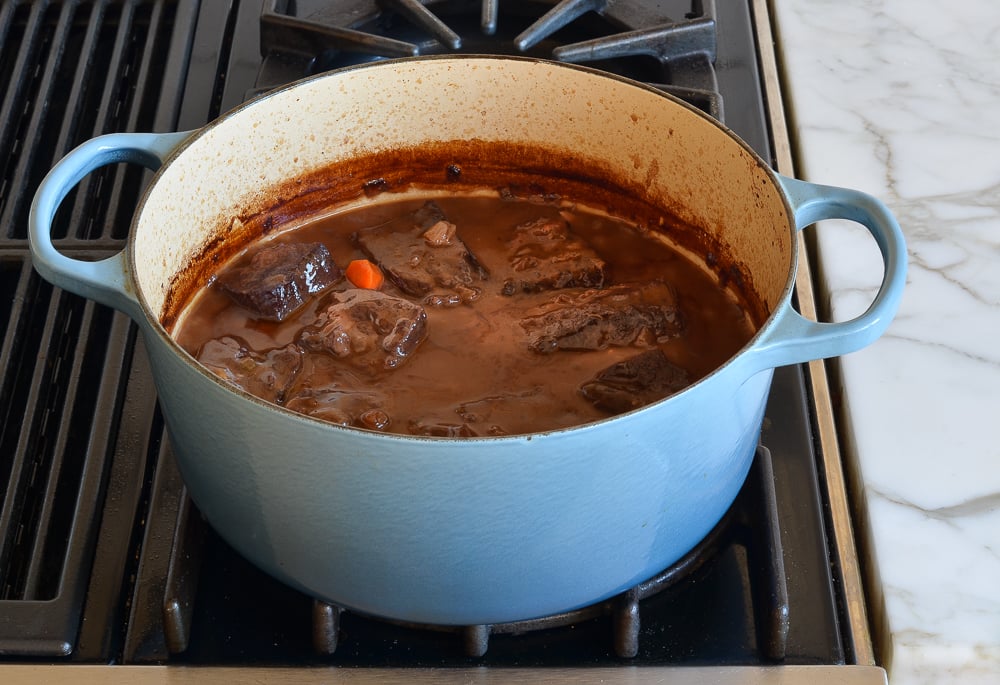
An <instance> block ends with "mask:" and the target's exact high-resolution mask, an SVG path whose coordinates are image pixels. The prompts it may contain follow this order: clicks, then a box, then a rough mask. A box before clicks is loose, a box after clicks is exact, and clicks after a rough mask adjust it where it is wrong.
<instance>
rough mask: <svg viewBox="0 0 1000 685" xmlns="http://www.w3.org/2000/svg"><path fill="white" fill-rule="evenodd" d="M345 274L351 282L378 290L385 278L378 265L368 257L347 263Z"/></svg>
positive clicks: (361, 286)
mask: <svg viewBox="0 0 1000 685" xmlns="http://www.w3.org/2000/svg"><path fill="white" fill-rule="evenodd" d="M344 274H345V275H346V276H347V280H349V281H350V282H351V283H353V284H354V285H356V286H357V287H359V288H367V289H368V290H378V289H379V288H381V287H382V282H383V281H384V280H385V278H384V277H383V276H382V270H381V269H380V268H378V265H377V264H374V263H373V262H370V261H368V260H367V259H355V260H354V261H352V262H351V263H350V264H348V265H347V271H345V272H344Z"/></svg>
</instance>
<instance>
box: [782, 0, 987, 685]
mask: <svg viewBox="0 0 1000 685" xmlns="http://www.w3.org/2000/svg"><path fill="white" fill-rule="evenodd" d="M773 12H774V19H775V21H776V24H777V32H778V43H779V54H780V59H781V61H782V63H783V66H784V69H785V71H786V74H785V82H784V88H785V94H786V95H785V102H786V107H787V108H788V109H789V114H790V117H791V132H792V137H793V145H794V146H795V148H796V151H797V155H796V161H797V172H796V175H797V176H799V177H800V178H804V179H807V180H810V181H815V182H819V183H829V184H834V185H841V186H848V187H853V188H858V189H861V190H864V191H866V192H869V193H871V194H872V195H875V196H876V197H879V198H880V199H882V200H883V201H884V202H886V204H887V205H888V206H889V207H890V209H892V211H893V212H894V213H895V214H896V217H897V218H898V219H899V222H900V224H901V226H902V228H903V231H904V233H905V234H906V237H907V241H908V252H909V258H910V269H909V275H908V278H907V290H906V292H905V294H904V296H903V303H902V307H901V310H900V312H899V315H898V316H897V318H896V320H895V321H894V323H893V325H892V326H891V327H890V329H889V331H888V332H887V333H886V335H885V336H884V337H883V338H882V339H881V340H879V341H878V342H876V343H875V344H874V345H873V346H871V347H869V348H867V349H865V350H863V351H861V352H858V353H854V354H851V355H848V356H846V357H844V358H843V359H842V360H841V362H840V368H841V372H842V378H841V379H840V382H841V383H842V386H843V391H844V395H845V408H846V412H845V414H846V421H845V422H844V430H843V433H844V438H845V445H844V449H845V450H849V453H850V455H853V456H855V457H856V459H857V461H858V464H859V470H860V475H861V478H862V480H863V482H864V497H865V502H866V505H867V509H868V518H869V521H868V524H869V525H870V531H871V536H872V541H873V543H874V545H873V546H874V550H875V556H876V561H877V566H878V572H879V576H880V579H881V583H880V584H881V589H882V591H883V592H884V598H885V617H886V619H887V623H888V628H889V631H890V633H891V641H890V642H891V644H890V645H889V648H888V649H887V650H886V651H885V653H884V654H883V655H882V657H881V658H882V659H885V660H886V661H887V663H888V666H889V680H890V683H891V685H911V684H916V683H920V684H923V683H935V684H937V683H952V682H955V683H957V682H962V683H973V682H974V683H997V682H1000V5H998V4H997V3H996V2H995V0H965V1H964V2H960V3H954V4H948V3H941V2H940V0H881V1H877V0H774V7H773ZM818 231H819V255H820V264H821V271H822V274H821V276H820V279H819V280H820V283H821V285H820V286H819V287H820V288H821V289H822V290H823V291H824V294H823V295H821V297H825V298H827V299H828V302H829V304H830V307H831V311H832V313H833V316H834V318H836V319H838V320H839V319H841V318H846V317H849V316H851V315H852V314H855V313H857V312H859V311H860V310H861V309H863V308H864V307H865V306H866V305H867V303H868V302H869V301H870V299H871V296H872V295H873V294H874V292H875V290H876V287H877V283H878V280H879V278H880V276H881V265H880V262H879V259H878V256H877V251H876V250H875V248H874V246H873V244H872V243H871V242H870V238H868V237H867V233H865V232H864V231H863V230H862V229H859V228H856V227H855V226H853V225H851V224H846V223H844V224H841V223H839V222H838V223H833V222H831V223H830V224H824V225H821V226H820V227H819V229H818Z"/></svg>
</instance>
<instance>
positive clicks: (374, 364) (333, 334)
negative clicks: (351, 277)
mask: <svg viewBox="0 0 1000 685" xmlns="http://www.w3.org/2000/svg"><path fill="white" fill-rule="evenodd" d="M329 298H330V299H329V303H327V304H326V305H325V308H322V309H321V310H320V311H319V314H318V316H317V320H316V323H314V324H313V325H310V326H307V327H305V328H303V329H302V331H301V332H300V333H299V338H298V341H299V344H300V345H302V347H303V348H305V349H306V350H309V351H312V352H326V353H328V354H331V355H333V356H335V357H339V358H342V359H345V360H348V361H350V362H351V364H352V365H353V366H355V367H358V368H362V369H369V370H372V371H375V370H378V369H383V368H385V369H391V368H395V367H397V366H399V365H400V364H401V363H403V362H404V361H405V360H406V358H407V357H408V356H409V355H411V354H413V351H414V350H416V348H417V346H418V345H420V343H421V342H423V340H424V338H425V337H427V313H426V312H425V311H424V308H423V307H421V306H420V305H418V304H415V303H413V302H410V301H409V300H404V299H403V298H401V297H395V296H393V295H389V294H387V293H383V292H380V291H378V290H365V289H361V288H351V289H349V290H344V291H342V292H334V293H330V295H329Z"/></svg>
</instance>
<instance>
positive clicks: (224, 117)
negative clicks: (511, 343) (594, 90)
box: [125, 53, 798, 444]
mask: <svg viewBox="0 0 1000 685" xmlns="http://www.w3.org/2000/svg"><path fill="white" fill-rule="evenodd" d="M431 61H455V62H469V61H486V62H503V61H512V62H528V63H537V64H541V65H544V66H548V67H553V68H556V69H570V70H576V71H579V72H583V73H587V74H589V75H591V76H596V77H599V78H601V79H608V80H611V81H618V82H620V83H623V84H626V85H628V86H631V87H635V88H639V89H641V90H644V91H647V92H650V93H653V94H655V95H657V96H659V97H662V98H663V99H664V100H665V101H666V102H668V103H670V104H671V105H673V106H679V107H682V108H684V109H686V110H688V111H689V112H691V113H694V114H695V115H697V116H698V117H700V118H701V119H702V120H703V121H705V122H708V123H710V124H712V125H713V126H714V127H715V128H717V129H718V130H719V132H720V133H722V134H724V135H725V136H726V137H728V138H729V141H730V142H731V143H734V144H736V145H738V146H739V147H741V148H742V149H743V151H744V152H746V153H748V154H749V156H750V158H751V159H752V160H753V161H754V162H755V163H756V164H757V166H758V168H759V169H760V170H761V171H763V173H764V174H765V175H766V176H767V179H768V181H769V182H770V183H771V184H772V186H774V188H775V189H776V190H777V191H778V195H779V196H780V198H781V203H782V205H783V208H784V210H785V214H786V216H787V217H788V222H787V228H788V232H789V237H790V240H789V249H790V251H791V254H790V256H789V257H790V259H789V270H788V274H787V276H786V279H785V284H784V286H783V287H782V289H781V292H780V294H779V296H778V297H777V299H776V300H775V306H774V307H773V308H772V310H771V311H770V313H769V314H768V315H767V318H766V319H765V320H764V322H763V323H762V324H761V325H760V326H759V327H757V329H756V331H755V332H754V334H753V335H752V336H751V337H750V339H749V340H748V341H747V342H746V343H745V344H744V345H743V346H742V347H740V348H739V350H737V351H736V352H735V353H733V354H732V355H730V356H729V358H728V359H726V360H725V361H724V362H722V363H721V364H719V365H718V366H716V367H715V368H714V369H713V370H712V371H710V372H709V373H707V374H706V375H704V376H702V377H701V378H699V379H698V380H696V381H694V382H693V383H691V384H690V385H688V386H686V387H685V388H684V389H682V390H680V391H678V392H675V393H673V394H671V395H669V396H667V397H664V398H662V399H660V400H656V401H655V402H651V403H650V404H647V405H644V406H642V407H638V408H636V409H632V410H629V411H627V412H623V413H621V414H616V415H614V416H609V417H606V418H602V419H597V420H594V421H589V422H586V423H581V424H577V425H574V426H568V427H563V428H557V429H553V430H547V431H546V430H543V431H535V432H532V433H518V434H513V435H498V436H474V437H439V436H424V435H409V434H401V433H391V432H381V431H376V430H371V429H366V428H359V427H355V426H344V425H340V424H336V423H332V422H329V421H324V420H322V419H318V418H314V417H312V416H309V415H306V414H300V413H298V412H295V411H292V410H290V409H287V408H285V407H282V406H280V405H277V404H274V403H272V402H268V401H266V400H263V399H261V398H259V397H257V396H255V395H253V394H251V393H249V392H247V391H245V390H243V389H242V388H240V387H238V386H236V385H234V384H232V383H229V382H227V381H225V380H223V379H221V378H219V377H218V376H216V375H215V374H213V373H211V372H210V371H209V370H208V369H207V368H205V367H204V366H203V365H202V364H201V363H199V362H198V361H197V359H195V358H194V357H193V356H192V355H191V354H190V353H188V352H187V351H186V350H184V349H183V348H182V347H181V346H180V345H179V344H178V343H177V342H176V341H175V340H174V338H173V336H171V335H170V333H168V332H167V330H166V328H165V327H164V326H163V324H162V323H161V321H160V317H159V315H155V314H154V313H153V312H152V309H151V307H150V306H149V304H148V302H147V300H146V297H145V294H144V292H143V290H142V289H141V288H139V287H138V284H137V279H136V277H135V274H134V271H133V265H134V264H135V258H134V250H135V243H136V238H135V236H136V230H135V229H136V227H137V224H138V222H139V217H140V216H141V215H142V213H143V209H144V207H145V205H146V202H147V199H148V198H149V196H150V194H151V193H152V192H153V191H154V189H155V187H156V185H157V183H158V182H159V180H160V179H161V177H162V175H163V174H164V173H165V171H166V169H167V168H168V167H169V166H170V165H171V164H172V163H173V161H174V160H175V159H176V158H178V157H179V156H181V155H183V154H184V152H185V151H186V150H187V149H188V147H190V146H191V145H193V144H194V143H195V142H196V141H197V140H199V139H200V138H201V137H203V136H205V135H208V134H209V133H210V132H211V131H213V130H214V129H216V128H217V127H220V126H225V125H227V123H228V122H229V121H230V120H231V119H233V118H234V117H235V116H236V115H237V114H239V113H240V112H243V111H244V110H246V109H249V108H252V107H254V106H255V105H256V104H257V103H260V102H263V101H265V100H268V99H271V98H274V97H281V96H283V95H284V94H285V93H287V92H289V91H294V90H296V89H298V88H300V87H302V86H303V85H304V84H307V83H312V82H315V81H318V80H323V79H328V78H339V77H341V76H343V75H344V74H347V73H352V72H355V71H357V70H369V69H379V68H392V67H394V66H396V65H399V64H406V63H414V62H431ZM125 252H126V263H127V268H128V277H129V280H130V282H131V286H132V290H133V293H134V295H135V297H136V299H137V301H138V303H139V308H140V310H141V312H142V315H143V317H144V318H145V321H146V330H147V332H149V333H155V335H156V336H157V337H158V338H159V339H160V341H161V342H163V343H165V344H166V345H167V347H168V348H169V349H170V350H171V351H172V352H173V353H174V354H176V355H179V356H180V357H181V358H182V359H183V360H184V361H185V363H186V364H187V365H188V366H190V367H193V368H194V369H195V370H196V371H197V372H198V373H199V374H200V375H201V376H203V377H206V378H208V379H210V380H211V381H212V382H214V383H217V384H219V385H220V386H222V387H223V388H224V389H225V390H227V391H228V392H231V393H233V394H234V395H236V396H238V397H240V398H241V399H243V400H245V401H250V402H252V403H254V404H256V405H257V406H259V407H262V408H264V409H266V410H269V411H273V412H277V413H279V414H281V415H282V416H284V417H286V418H291V419H294V420H296V421H302V422H305V423H307V424H310V425H317V424H318V425H321V426H326V427H329V428H331V429H340V430H344V431H348V432H351V433H362V434H366V435H371V436H379V437H382V438H391V439H396V440H402V441H411V440H417V441H431V442H435V443H451V442H456V443H477V442H478V443H490V444H492V443H497V442H523V441H530V440H532V439H539V438H540V437H547V436H558V435H562V434H564V433H567V432H573V433H576V432H580V431H589V430H596V429H598V428H601V427H603V426H605V425H606V424H609V423H611V422H615V421H621V420H623V419H625V418H626V417H631V416H634V415H637V414H640V413H644V412H650V411H658V410H660V408H661V407H664V406H666V405H668V404H674V403H677V402H680V401H682V400H683V398H684V397H685V396H688V395H690V394H692V393H694V392H698V391H699V390H700V389H701V388H702V387H704V386H705V385H707V384H708V383H709V382H710V381H712V379H714V378H716V377H717V376H719V375H721V374H724V373H726V372H727V371H729V370H730V369H732V368H733V367H734V366H736V365H738V364H739V362H740V360H741V359H742V358H744V357H745V355H746V354H747V353H748V352H750V350H752V349H753V348H754V347H755V346H756V345H757V343H758V341H759V340H760V339H761V338H762V337H763V336H764V335H765V334H766V333H768V332H769V331H770V329H772V328H773V327H774V326H775V325H777V321H778V319H779V318H780V316H779V315H780V314H781V313H782V312H783V311H784V310H785V309H786V308H788V307H790V300H791V294H792V291H793V290H794V287H795V280H796V274H797V271H798V230H797V229H796V226H795V212H794V208H793V207H792V205H791V202H790V200H789V198H788V195H787V193H786V192H785V190H784V188H783V187H782V184H781V183H780V181H779V179H778V175H777V172H775V170H774V169H772V168H771V166H770V165H769V164H768V163H767V162H766V161H764V159H763V158H762V157H761V156H760V155H759V154H758V153H757V152H756V151H755V150H754V149H753V148H752V147H750V145H749V144H747V143H746V142H745V141H744V140H743V139H742V138H740V137H739V136H738V135H736V134H735V133H734V132H733V131H732V130H731V129H730V128H728V127H727V126H726V125H725V124H724V123H723V122H721V121H719V120H717V119H715V118H713V117H712V116H710V115H709V114H707V113H705V112H704V111H702V110H701V109H699V108H698V107H695V106H694V105H691V104H690V103H688V102H685V101H684V100H682V99H680V98H678V97H676V96H675V95H672V94H670V93H668V92H666V91H664V90H661V89H659V88H656V87H655V86H651V85H649V84H646V83H643V82H641V81H637V80H635V79H631V78H628V77H625V76H621V75H619V74H614V73H611V72H606V71H602V70H600V69H596V68H594V67H590V66H587V65H583V64H573V63H568V62H559V61H555V60H551V59H545V58H540V57H531V56H526V55H489V54H475V53H467V54H458V55H417V56H411V57H398V58H391V59H385V60H380V61H376V62H368V63H364V64H355V65H349V66H344V67H340V68H337V69H333V70H330V71H326V72H323V73H321V74H316V75H312V76H307V77H304V78H301V79H298V80H295V81H292V82H290V83H288V84H285V85H283V86H280V87H277V88H275V89H273V90H270V91H267V92H266V93H262V94H260V95H258V96H256V97H254V98H252V99H251V100H248V101H246V102H243V103H241V104H239V105H237V106H236V107H234V108H232V109H230V110H229V111H227V112H225V113H223V114H220V115H219V116H218V117H216V118H215V119H213V120H212V121H210V122H208V123H207V124H205V125H204V126H201V127H199V128H197V129H193V130H191V131H189V132H188V135H187V137H185V138H184V140H183V141H181V142H180V143H179V144H178V145H177V146H176V147H175V148H174V149H173V150H172V151H171V153H170V154H169V155H168V156H166V158H165V159H164V161H163V164H162V165H161V166H160V167H159V169H157V170H156V172H155V174H154V175H153V178H152V179H151V180H150V182H149V184H148V185H147V186H146V188H145V189H144V191H143V193H142V196H141V197H140V199H139V202H138V203H137V205H136V209H135V211H134V212H133V214H132V219H131V222H130V224H129V232H128V236H127V238H126V246H125ZM769 368H770V369H771V370H773V367H769ZM765 370H767V369H765ZM756 373H759V371H758V372H754V373H753V374H751V375H756ZM742 380H744V381H745V380H746V379H742Z"/></svg>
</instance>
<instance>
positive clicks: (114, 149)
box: [28, 131, 191, 319]
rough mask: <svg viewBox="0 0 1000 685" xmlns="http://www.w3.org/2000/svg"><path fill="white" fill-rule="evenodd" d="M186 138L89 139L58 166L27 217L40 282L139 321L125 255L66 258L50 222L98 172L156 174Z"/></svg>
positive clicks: (122, 135) (186, 134)
mask: <svg viewBox="0 0 1000 685" xmlns="http://www.w3.org/2000/svg"><path fill="white" fill-rule="evenodd" d="M190 135H191V132H190V131H184V132H180V133H111V134H107V135H103V136H99V137H97V138H94V139H92V140H88V141H87V142H85V143H83V144H81V145H79V146H78V147H76V148H74V149H73V150H71V151H70V152H69V153H68V154H67V155H66V156H65V157H63V158H62V159H61V160H59V161H58V162H56V165H55V166H54V167H52V170H51V171H49V173H48V174H46V176H45V178H44V179H42V182H41V184H40V185H39V186H38V190H37V191H36V192H35V198H34V200H33V201H32V203H31V211H30V213H29V215H28V245H29V247H30V248H31V258H32V262H33V263H34V266H35V269H36V270H37V271H38V272H39V273H40V274H41V275H42V277H43V278H45V280H47V281H49V282H51V283H52V284H53V285H56V286H58V287H60V288H63V289H64V290H68V291H69V292H72V293H76V294H77V295H82V296H83V297H87V298H90V299H92V300H95V301H96V302H100V303H101V304H106V305H109V306H111V307H114V308H115V309H118V310H121V311H123V312H125V313H126V314H128V315H129V316H131V317H132V318H133V319H138V318H140V317H141V316H142V308H141V307H140V305H139V301H138V299H137V297H136V294H135V292H134V291H133V288H132V284H131V281H130V279H129V277H128V267H127V265H126V263H125V251H124V250H123V251H121V252H119V253H118V254H116V255H114V256H113V257H108V258H107V259H103V260H101V261H96V262H87V261H82V260H79V259H72V258H70V257H67V256H65V255H63V254H61V253H60V252H59V251H58V250H56V248H55V246H53V244H52V221H53V219H54V218H55V215H56V210H58V209H59V205H60V204H61V203H62V201H63V200H64V199H65V197H66V195H68V194H69V192H70V191H71V190H72V189H73V187H74V186H76V184H77V183H79V182H80V181H81V180H82V179H83V177H84V176H86V175H87V174H89V173H90V172H92V171H94V170H95V169H97V168H98V167H102V166H107V165H109V164H117V163H120V162H135V163H137V164H142V165H143V166H145V167H147V168H149V169H153V170H156V169H158V168H159V167H160V166H161V165H162V164H163V162H164V160H166V159H167V158H168V157H169V156H170V154H171V153H172V152H173V151H174V150H176V149H177V147H178V146H179V145H180V144H181V142H182V141H183V140H185V139H187V138H188V137H189V136H190Z"/></svg>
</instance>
